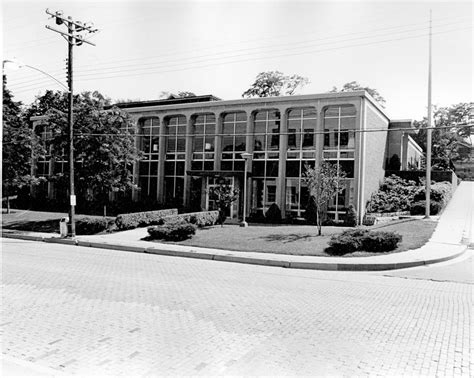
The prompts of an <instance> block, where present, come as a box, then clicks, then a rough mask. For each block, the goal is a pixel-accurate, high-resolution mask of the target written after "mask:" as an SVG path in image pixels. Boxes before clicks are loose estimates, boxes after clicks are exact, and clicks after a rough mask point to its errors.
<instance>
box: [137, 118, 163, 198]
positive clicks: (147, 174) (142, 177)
mask: <svg viewBox="0 0 474 378" xmlns="http://www.w3.org/2000/svg"><path fill="white" fill-rule="evenodd" d="M138 133H139V138H138V140H139V149H140V151H141V152H142V153H143V157H142V159H141V161H140V164H139V180H138V183H139V187H140V196H141V197H142V198H153V199H156V197H157V187H158V158H159V134H160V120H159V119H158V118H157V117H150V118H142V119H140V120H139V121H138Z"/></svg>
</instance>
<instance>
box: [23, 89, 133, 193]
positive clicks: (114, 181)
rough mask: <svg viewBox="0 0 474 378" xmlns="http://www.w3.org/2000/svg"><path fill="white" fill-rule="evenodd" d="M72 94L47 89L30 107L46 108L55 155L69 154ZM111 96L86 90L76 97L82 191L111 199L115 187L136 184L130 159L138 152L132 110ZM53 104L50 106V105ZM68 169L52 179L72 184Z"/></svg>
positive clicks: (78, 182)
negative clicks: (112, 104) (113, 102)
mask: <svg viewBox="0 0 474 378" xmlns="http://www.w3.org/2000/svg"><path fill="white" fill-rule="evenodd" d="M66 97H67V96H66V95H65V94H61V93H51V92H50V91H48V92H47V93H46V94H45V96H42V97H40V98H38V100H37V101H36V103H35V104H33V106H32V108H33V109H30V111H40V110H45V113H43V114H45V115H46V119H45V121H44V124H43V125H41V126H40V127H39V128H38V130H37V131H40V129H41V128H44V127H47V128H48V129H49V130H50V131H51V134H52V139H51V140H50V141H47V142H46V144H51V146H52V151H53V152H52V159H54V160H55V161H61V160H68V151H69V149H68V138H67V135H68V133H67V130H68V122H67V110H66V111H65V109H66V108H67V98H66ZM109 104H110V99H108V98H106V97H104V96H103V95H102V94H100V93H99V92H84V93H81V94H79V95H76V96H75V98H74V117H73V119H74V161H75V166H74V170H75V175H76V177H75V183H76V189H77V194H78V195H80V196H82V197H83V198H86V199H91V197H92V196H94V197H95V198H97V199H98V200H100V201H106V199H107V197H108V194H109V192H110V191H115V192H124V191H126V190H127V189H129V188H131V187H133V185H134V184H133V177H132V167H131V164H132V163H133V162H134V161H136V160H137V159H138V158H139V154H138V151H137V148H136V146H135V141H134V135H133V134H134V124H133V122H132V119H131V118H130V116H129V114H128V113H126V112H125V111H123V110H121V109H119V108H117V107H111V108H110V107H109V106H108V105H109ZM48 106H49V108H48ZM67 177H68V173H65V174H58V175H56V176H55V177H54V178H53V179H55V180H56V181H57V184H58V185H63V186H64V187H67V182H68V178H67Z"/></svg>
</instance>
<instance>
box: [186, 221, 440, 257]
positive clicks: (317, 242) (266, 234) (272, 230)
mask: <svg viewBox="0 0 474 378" xmlns="http://www.w3.org/2000/svg"><path fill="white" fill-rule="evenodd" d="M393 223H394V224H387V225H383V226H380V225H378V226H373V227H367V228H368V229H377V230H381V231H395V232H397V233H399V234H400V235H402V237H403V239H402V242H401V243H400V244H399V246H398V248H397V249H396V250H394V251H392V252H390V253H396V252H402V251H407V250H410V249H415V248H419V247H421V246H422V245H424V244H425V243H426V242H427V241H428V240H429V239H430V237H431V234H432V233H433V231H434V229H435V227H436V222H435V221H427V220H421V219H417V220H407V221H403V222H396V224H395V222H393ZM345 229H347V228H346V227H330V226H327V227H323V228H322V234H323V235H322V236H317V233H318V230H317V228H316V226H285V225H278V226H260V225H259V226H253V225H250V226H249V227H247V228H242V227H239V226H235V225H224V227H223V228H221V227H220V226H214V227H211V228H208V229H202V230H199V229H198V230H197V232H196V235H194V236H193V237H192V239H188V240H185V241H182V242H179V243H177V244H180V245H189V246H196V247H208V248H218V249H227V250H234V251H249V252H265V253H280V254H287V255H311V256H328V254H326V253H325V252H324V250H325V248H327V247H328V241H329V239H330V238H331V235H332V234H337V233H340V232H342V231H343V230H345ZM377 254H380V253H375V252H364V251H357V252H354V253H351V254H347V255H345V257H355V256H371V255H377Z"/></svg>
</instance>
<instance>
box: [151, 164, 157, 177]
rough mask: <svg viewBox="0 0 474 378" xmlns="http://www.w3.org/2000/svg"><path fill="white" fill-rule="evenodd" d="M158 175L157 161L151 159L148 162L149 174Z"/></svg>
mask: <svg viewBox="0 0 474 378" xmlns="http://www.w3.org/2000/svg"><path fill="white" fill-rule="evenodd" d="M157 175H158V162H157V161H153V162H151V163H150V176H157Z"/></svg>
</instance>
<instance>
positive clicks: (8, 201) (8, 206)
mask: <svg viewBox="0 0 474 378" xmlns="http://www.w3.org/2000/svg"><path fill="white" fill-rule="evenodd" d="M7 214H10V196H9V195H8V194H7Z"/></svg>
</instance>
